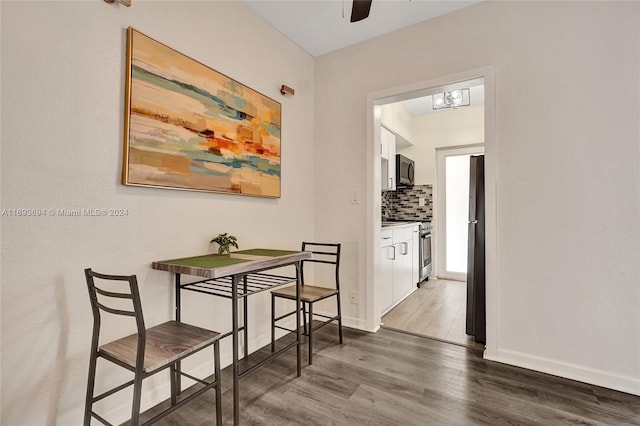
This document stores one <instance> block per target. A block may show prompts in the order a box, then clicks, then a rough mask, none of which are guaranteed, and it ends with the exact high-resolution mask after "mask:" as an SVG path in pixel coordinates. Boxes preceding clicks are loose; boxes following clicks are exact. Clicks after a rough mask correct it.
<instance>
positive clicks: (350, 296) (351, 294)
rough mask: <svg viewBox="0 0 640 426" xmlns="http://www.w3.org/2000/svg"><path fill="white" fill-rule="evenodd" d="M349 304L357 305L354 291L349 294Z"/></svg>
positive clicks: (356, 295) (356, 294)
mask: <svg viewBox="0 0 640 426" xmlns="http://www.w3.org/2000/svg"><path fill="white" fill-rule="evenodd" d="M349 303H352V304H354V305H357V304H358V293H356V292H355V291H352V292H350V293H349Z"/></svg>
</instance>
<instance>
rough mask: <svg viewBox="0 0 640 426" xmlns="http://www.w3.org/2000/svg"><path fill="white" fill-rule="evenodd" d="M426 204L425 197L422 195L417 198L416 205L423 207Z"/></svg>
mask: <svg viewBox="0 0 640 426" xmlns="http://www.w3.org/2000/svg"><path fill="white" fill-rule="evenodd" d="M426 205H427V199H426V198H424V197H420V198H418V206H420V207H424V206H426Z"/></svg>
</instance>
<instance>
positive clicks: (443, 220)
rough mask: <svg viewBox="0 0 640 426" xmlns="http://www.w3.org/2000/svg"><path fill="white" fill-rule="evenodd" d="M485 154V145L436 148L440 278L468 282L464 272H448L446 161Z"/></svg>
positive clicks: (437, 265)
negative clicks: (457, 157) (452, 158)
mask: <svg viewBox="0 0 640 426" xmlns="http://www.w3.org/2000/svg"><path fill="white" fill-rule="evenodd" d="M474 154H484V143H475V144H466V145H454V146H443V147H436V162H435V164H436V180H435V182H434V184H433V205H434V206H435V210H434V211H433V221H434V222H435V227H434V229H435V232H434V234H435V239H434V240H433V241H434V247H435V250H434V251H435V260H436V261H435V263H434V266H435V268H434V274H435V275H436V277H438V278H443V279H448V280H455V281H466V279H467V274H465V273H462V272H450V273H447V271H446V262H445V260H446V256H445V253H446V250H447V239H446V238H445V237H446V229H447V215H446V205H447V197H446V191H445V189H446V185H445V183H446V173H445V172H446V170H445V167H444V161H445V159H446V157H450V156H456V155H474Z"/></svg>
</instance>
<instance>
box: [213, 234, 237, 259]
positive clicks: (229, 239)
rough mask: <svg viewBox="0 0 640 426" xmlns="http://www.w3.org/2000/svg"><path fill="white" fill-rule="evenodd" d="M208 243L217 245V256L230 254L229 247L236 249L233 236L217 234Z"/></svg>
mask: <svg viewBox="0 0 640 426" xmlns="http://www.w3.org/2000/svg"><path fill="white" fill-rule="evenodd" d="M210 243H216V244H218V254H225V253H226V254H229V253H230V252H231V246H233V247H235V248H238V239H237V238H236V237H235V236H233V235H228V234H227V233H226V232H225V233H224V234H218V236H217V237H215V238H214V239H213V240H211V241H210Z"/></svg>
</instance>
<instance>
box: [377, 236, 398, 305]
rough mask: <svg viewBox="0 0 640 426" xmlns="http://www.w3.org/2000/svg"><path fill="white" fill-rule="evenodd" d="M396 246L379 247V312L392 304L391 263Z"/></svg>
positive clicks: (392, 262)
mask: <svg viewBox="0 0 640 426" xmlns="http://www.w3.org/2000/svg"><path fill="white" fill-rule="evenodd" d="M395 253H396V248H395V247H394V246H386V247H382V248H381V249H380V312H381V313H385V312H386V311H387V310H389V308H391V306H392V305H393V264H394V262H395V261H394V257H395Z"/></svg>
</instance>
